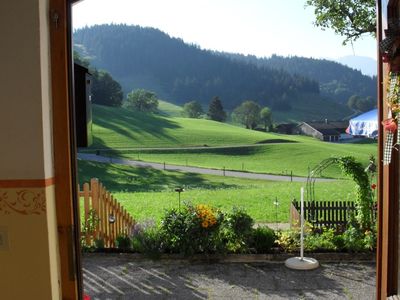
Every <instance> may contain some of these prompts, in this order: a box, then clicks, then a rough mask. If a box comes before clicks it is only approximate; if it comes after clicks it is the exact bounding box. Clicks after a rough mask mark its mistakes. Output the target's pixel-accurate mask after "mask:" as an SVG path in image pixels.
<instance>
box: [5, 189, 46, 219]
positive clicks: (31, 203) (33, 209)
mask: <svg viewBox="0 0 400 300" xmlns="http://www.w3.org/2000/svg"><path fill="white" fill-rule="evenodd" d="M0 213H3V214H5V215H8V214H10V213H18V214H22V215H41V214H45V213H46V197H45V192H44V190H28V189H22V190H0Z"/></svg>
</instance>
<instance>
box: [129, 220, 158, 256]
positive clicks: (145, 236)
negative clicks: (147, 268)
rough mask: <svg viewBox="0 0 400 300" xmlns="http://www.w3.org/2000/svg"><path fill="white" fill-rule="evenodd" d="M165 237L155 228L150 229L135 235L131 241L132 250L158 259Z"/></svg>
mask: <svg viewBox="0 0 400 300" xmlns="http://www.w3.org/2000/svg"><path fill="white" fill-rule="evenodd" d="M164 241H165V237H164V236H163V234H162V232H161V231H160V229H159V228H157V227H150V228H147V229H146V230H144V231H142V232H140V233H139V234H137V235H135V236H134V237H133V239H132V246H133V247H132V248H133V249H134V250H135V251H137V252H140V253H144V254H146V255H148V256H149V257H151V258H158V257H159V256H160V255H161V253H163V252H164V249H165V248H164V245H165V243H164Z"/></svg>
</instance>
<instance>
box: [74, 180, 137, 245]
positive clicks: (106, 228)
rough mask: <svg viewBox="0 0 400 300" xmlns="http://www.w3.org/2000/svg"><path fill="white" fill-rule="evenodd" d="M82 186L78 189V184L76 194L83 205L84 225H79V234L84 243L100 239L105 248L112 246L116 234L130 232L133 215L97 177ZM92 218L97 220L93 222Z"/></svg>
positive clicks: (87, 243) (133, 222)
mask: <svg viewBox="0 0 400 300" xmlns="http://www.w3.org/2000/svg"><path fill="white" fill-rule="evenodd" d="M82 188H83V189H82V190H80V187H79V186H78V195H79V199H80V201H79V203H80V204H81V201H83V205H81V206H80V207H81V213H83V215H82V216H83V220H82V218H81V220H82V221H83V225H84V226H81V228H83V230H82V231H81V234H82V237H84V238H85V242H86V245H93V243H94V240H96V239H102V240H103V242H104V247H105V248H114V247H115V246H116V245H115V240H116V238H117V236H119V235H130V234H131V230H132V227H133V226H134V225H135V221H134V219H133V217H132V216H131V215H130V214H129V213H128V212H127V211H126V209H125V208H124V207H122V206H121V204H120V203H118V201H117V199H115V198H114V197H113V195H111V193H110V192H108V191H107V190H106V188H105V187H104V186H103V185H102V184H101V183H100V182H99V180H98V179H96V178H92V179H91V180H90V184H89V183H85V184H84V185H83V187H82ZM82 206H83V210H82ZM94 218H96V219H97V221H95V222H93V219H94ZM91 224H94V225H93V226H91ZM88 228H90V229H88ZM85 229H86V230H85Z"/></svg>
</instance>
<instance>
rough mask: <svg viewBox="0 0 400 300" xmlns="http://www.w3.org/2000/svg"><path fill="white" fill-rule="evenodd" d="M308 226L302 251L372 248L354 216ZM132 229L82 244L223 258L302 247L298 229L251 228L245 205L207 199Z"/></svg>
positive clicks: (372, 235)
mask: <svg viewBox="0 0 400 300" xmlns="http://www.w3.org/2000/svg"><path fill="white" fill-rule="evenodd" d="M307 228H308V230H307V232H306V236H305V239H304V246H305V251H306V252H337V253H346V252H347V253H367V254H368V253H372V252H373V250H374V249H375V240H376V238H375V232H374V231H371V230H367V231H363V230H361V229H360V228H359V227H358V226H357V222H352V223H351V224H349V226H348V228H347V230H346V231H345V232H344V233H336V232H335V231H334V230H333V229H325V230H322V231H318V232H317V231H313V230H312V228H310V227H309V226H308V227H307ZM132 232H133V234H132V236H118V237H117V239H116V245H117V249H103V248H102V246H103V245H104V243H102V241H101V240H97V241H95V243H94V245H97V247H96V246H92V247H86V248H84V250H87V251H104V252H111V253H113V252H133V253H140V254H144V255H147V256H149V257H152V258H160V257H162V256H163V255H166V254H168V255H171V254H172V255H178V257H195V256H198V255H200V256H202V257H214V258H217V259H222V258H224V257H227V256H229V255H230V254H236V255H237V254H246V255H247V254H253V255H261V254H268V255H269V257H270V258H271V257H273V256H274V255H275V256H279V255H280V254H282V253H296V252H298V250H299V247H300V232H299V230H298V229H293V230H285V231H277V232H275V231H274V230H272V229H270V228H268V227H257V228H254V220H253V219H252V218H251V217H250V216H249V215H248V214H247V213H246V211H244V210H243V209H239V208H233V209H232V211H230V212H222V211H220V210H218V209H216V208H214V207H211V206H208V205H196V206H194V205H191V204H186V205H185V206H184V207H183V208H182V210H181V211H179V210H176V209H171V210H168V211H166V213H165V215H164V217H163V218H162V221H161V224H159V225H156V224H155V223H154V222H151V221H148V222H144V223H142V224H136V225H135V227H134V228H133V230H132ZM290 255H291V256H293V254H290ZM280 256H282V255H280ZM266 257H267V256H266ZM283 257H284V255H283Z"/></svg>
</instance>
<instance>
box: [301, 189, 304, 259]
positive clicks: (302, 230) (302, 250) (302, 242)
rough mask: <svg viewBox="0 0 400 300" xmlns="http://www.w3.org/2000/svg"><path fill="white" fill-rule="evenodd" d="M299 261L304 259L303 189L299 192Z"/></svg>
mask: <svg viewBox="0 0 400 300" xmlns="http://www.w3.org/2000/svg"><path fill="white" fill-rule="evenodd" d="M300 195H301V198H300V229H301V231H300V259H301V260H303V257H304V187H301V190H300Z"/></svg>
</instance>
